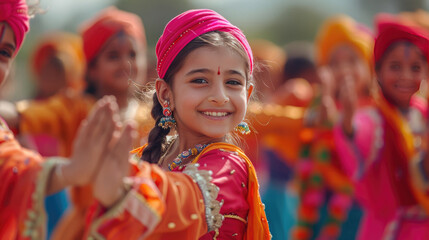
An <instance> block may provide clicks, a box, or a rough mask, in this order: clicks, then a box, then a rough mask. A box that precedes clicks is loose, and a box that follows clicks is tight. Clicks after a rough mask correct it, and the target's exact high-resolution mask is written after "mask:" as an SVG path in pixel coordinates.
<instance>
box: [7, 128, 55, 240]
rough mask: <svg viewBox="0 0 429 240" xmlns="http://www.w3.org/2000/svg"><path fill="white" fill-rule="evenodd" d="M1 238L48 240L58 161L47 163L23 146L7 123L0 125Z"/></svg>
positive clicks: (51, 160) (48, 161)
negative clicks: (51, 185) (48, 195)
mask: <svg viewBox="0 0 429 240" xmlns="http://www.w3.org/2000/svg"><path fill="white" fill-rule="evenodd" d="M0 149H1V151H0V179H1V184H0V236H1V239H16V240H24V239H45V234H46V229H45V225H46V213H45V211H44V208H43V207H44V199H45V191H46V190H45V189H46V183H47V181H48V178H49V176H50V172H51V170H52V167H53V166H54V164H55V162H56V161H58V160H56V159H53V158H52V159H50V160H47V161H43V160H42V157H41V156H40V155H39V154H38V153H35V152H33V151H30V150H28V149H25V148H23V147H21V146H20V145H19V143H18V141H17V140H16V139H15V138H14V136H13V134H12V132H11V131H10V130H9V129H8V127H7V126H6V124H5V123H3V122H2V123H1V124H0Z"/></svg>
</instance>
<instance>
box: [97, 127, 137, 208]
mask: <svg viewBox="0 0 429 240" xmlns="http://www.w3.org/2000/svg"><path fill="white" fill-rule="evenodd" d="M136 136H137V133H136V132H135V130H134V127H133V126H132V124H130V123H128V124H126V125H125V126H124V127H123V130H122V132H120V131H116V132H115V133H114V137H113V139H112V141H111V142H110V144H109V148H108V149H107V150H106V152H105V154H104V157H103V162H102V164H101V165H100V168H99V169H98V172H97V176H96V178H95V182H94V185H93V187H94V188H93V191H94V196H95V198H96V199H98V200H99V202H100V203H101V204H102V205H104V206H106V207H109V206H112V205H113V204H114V203H115V202H117V201H118V200H119V199H120V198H121V197H122V196H123V195H124V193H125V189H124V183H123V180H124V177H126V176H128V174H129V171H130V164H129V162H128V159H129V156H130V155H129V152H130V150H131V146H132V142H133V140H134V139H135V138H136Z"/></svg>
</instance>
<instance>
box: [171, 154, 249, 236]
mask: <svg viewBox="0 0 429 240" xmlns="http://www.w3.org/2000/svg"><path fill="white" fill-rule="evenodd" d="M198 164H200V167H199V168H198V169H200V170H209V171H212V172H213V175H212V181H211V182H212V183H214V184H215V185H216V186H217V187H219V194H218V197H217V200H218V201H223V202H224V204H223V205H222V208H221V210H220V213H221V214H223V215H226V214H233V215H237V216H240V217H241V218H243V219H247V214H248V211H249V205H248V203H247V200H246V197H247V179H248V172H247V165H246V163H245V162H244V161H243V160H241V158H240V157H239V156H238V155H236V154H234V153H232V152H228V151H221V150H219V149H217V150H213V151H209V152H207V153H206V154H204V155H203V156H201V158H200V159H199V160H198ZM176 169H177V168H176ZM243 184H244V186H243ZM245 230H246V225H245V224H244V223H243V222H241V221H239V220H236V219H231V218H225V219H224V221H223V222H222V226H221V228H220V229H219V236H218V237H217V239H230V238H231V236H235V237H234V239H243V235H244V232H245ZM235 234H236V235H235ZM213 236H214V232H213V231H212V232H209V233H207V234H205V235H204V236H202V237H201V238H200V240H203V239H204V240H205V239H213Z"/></svg>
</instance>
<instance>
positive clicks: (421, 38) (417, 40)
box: [374, 13, 429, 62]
mask: <svg viewBox="0 0 429 240" xmlns="http://www.w3.org/2000/svg"><path fill="white" fill-rule="evenodd" d="M375 25H376V29H377V38H376V40H375V44H374V60H375V62H378V61H379V60H380V59H381V58H382V57H383V55H384V52H385V51H386V49H388V48H389V46H390V45H391V44H392V43H394V42H398V41H407V42H411V43H412V44H414V45H416V46H417V47H418V48H419V49H420V50H421V51H422V53H423V55H424V56H425V57H426V60H429V46H428V45H429V40H428V33H427V32H426V31H425V30H423V29H421V28H419V27H417V26H410V25H407V24H405V23H404V22H403V21H400V19H399V18H398V17H396V16H394V15H391V14H387V13H380V14H378V15H377V16H376V17H375Z"/></svg>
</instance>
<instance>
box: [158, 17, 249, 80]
mask: <svg viewBox="0 0 429 240" xmlns="http://www.w3.org/2000/svg"><path fill="white" fill-rule="evenodd" d="M212 31H221V32H227V33H230V34H231V35H233V36H234V37H235V38H236V39H237V40H238V41H239V42H240V44H241V46H242V47H243V48H244V50H245V51H246V53H247V56H248V57H249V67H250V73H252V70H253V56H252V50H251V48H250V46H249V43H248V42H247V39H246V37H245V36H244V34H243V32H242V31H241V30H240V29H239V28H238V27H236V26H234V25H232V24H231V23H230V22H228V20H226V19H225V18H224V17H222V16H221V15H220V14H219V13H217V12H215V11H213V10H209V9H194V10H189V11H186V12H184V13H182V14H180V15H178V16H176V17H175V18H173V19H172V20H171V21H170V22H168V23H167V26H165V29H164V32H163V34H162V35H161V37H160V38H159V40H158V43H157V44H156V56H157V59H158V62H157V71H158V76H159V77H160V78H163V77H164V76H165V73H166V72H167V69H168V68H169V67H170V64H171V63H172V62H173V60H174V58H175V57H176V56H177V54H178V53H179V52H180V51H181V50H182V49H183V48H184V47H185V46H186V45H187V44H188V43H189V42H190V41H192V40H193V39H195V38H196V37H198V36H200V35H202V34H204V33H207V32H212Z"/></svg>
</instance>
